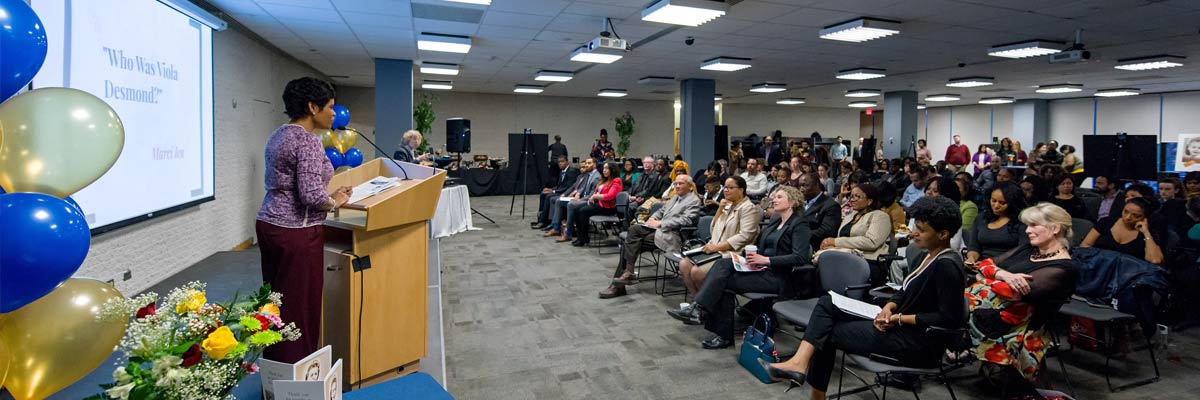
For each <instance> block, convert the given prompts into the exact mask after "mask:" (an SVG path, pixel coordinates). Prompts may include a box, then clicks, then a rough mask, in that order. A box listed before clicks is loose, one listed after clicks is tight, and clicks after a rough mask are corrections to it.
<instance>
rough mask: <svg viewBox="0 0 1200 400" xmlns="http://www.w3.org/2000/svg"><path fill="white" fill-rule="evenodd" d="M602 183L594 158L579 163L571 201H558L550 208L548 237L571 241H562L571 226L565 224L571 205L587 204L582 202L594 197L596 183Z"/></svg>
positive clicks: (570, 193) (569, 195) (570, 194)
mask: <svg viewBox="0 0 1200 400" xmlns="http://www.w3.org/2000/svg"><path fill="white" fill-rule="evenodd" d="M599 181H600V172H598V171H596V162H595V160H593V159H592V158H586V159H584V160H583V161H582V162H580V163H579V178H577V179H576V180H575V184H574V185H572V186H571V190H570V191H568V193H569V194H567V195H566V196H567V198H568V199H570V201H562V199H561V197H560V199H559V201H556V202H555V203H554V204H552V205H551V206H550V227H549V228H550V231H549V232H546V234H545V236H546V237H554V236H560V238H559V240H558V241H560V242H565V241H567V240H570V239H562V238H563V237H567V236H568V235H567V229H568V228H570V225H566V224H564V223H563V220H564V219H566V218H567V213H568V212H571V204H576V203H579V204H586V201H584V200H582V199H585V198H587V197H588V196H591V195H592V191H593V190H595V189H596V183H597V182H599Z"/></svg>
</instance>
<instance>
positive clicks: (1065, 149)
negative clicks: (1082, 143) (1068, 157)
mask: <svg viewBox="0 0 1200 400" xmlns="http://www.w3.org/2000/svg"><path fill="white" fill-rule="evenodd" d="M1058 151H1059V152H1060V153H1063V154H1069V153H1074V152H1075V146H1072V145H1069V144H1064V145H1062V147H1059V148H1058Z"/></svg>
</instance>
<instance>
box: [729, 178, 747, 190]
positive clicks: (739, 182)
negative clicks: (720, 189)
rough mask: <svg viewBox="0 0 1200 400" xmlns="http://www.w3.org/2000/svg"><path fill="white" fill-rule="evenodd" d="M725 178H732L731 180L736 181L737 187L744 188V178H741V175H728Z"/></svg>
mask: <svg viewBox="0 0 1200 400" xmlns="http://www.w3.org/2000/svg"><path fill="white" fill-rule="evenodd" d="M725 179H733V181H734V182H736V183H737V187H738V188H740V189H742V190H746V178H743V177H740V176H737V175H730V176H729V177H728V178H725Z"/></svg>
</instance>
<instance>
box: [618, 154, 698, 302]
mask: <svg viewBox="0 0 1200 400" xmlns="http://www.w3.org/2000/svg"><path fill="white" fill-rule="evenodd" d="M672 187H673V188H674V189H675V195H674V196H672V197H671V200H669V201H667V202H666V203H665V204H663V206H662V207H661V208H659V209H658V211H655V212H654V214H653V215H651V216H650V218H649V219H647V220H646V222H645V223H641V224H630V225H629V229H628V230H627V231H626V234H625V243H624V245H623V246H622V247H621V257H620V259H619V261H617V270H616V272H615V273H613V280H612V284H610V285H609V286H608V288H607V289H604V290H602V291H600V298H601V299H611V298H614V297H619V296H624V295H625V285H631V284H634V283H636V282H637V281H636V278H635V277H634V274H633V269H634V266H635V265H637V260H638V257H639V256H640V255H641V253H642V251H644V250H648V249H651V248H652V247H651V246H655V247H658V248H659V249H660V250H662V251H665V252H678V251H680V249H681V248H682V247H683V238H682V236H680V233H679V230H680V228H683V227H685V226H693V225H695V224H696V219H697V218H698V217H699V216H700V198H699V197H697V195H696V194H695V191H694V188H693V185H692V178H691V177H689V176H687V175H679V176H676V177H675V181H674V182H672ZM717 191H718V192H719V190H717Z"/></svg>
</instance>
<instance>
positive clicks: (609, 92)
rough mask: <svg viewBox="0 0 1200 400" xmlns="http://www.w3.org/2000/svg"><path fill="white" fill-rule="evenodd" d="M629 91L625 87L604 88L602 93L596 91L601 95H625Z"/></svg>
mask: <svg viewBox="0 0 1200 400" xmlns="http://www.w3.org/2000/svg"><path fill="white" fill-rule="evenodd" d="M627 94H629V93H627V92H625V89H602V90H600V93H596V95H597V96H600V97H625V95H627Z"/></svg>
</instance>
